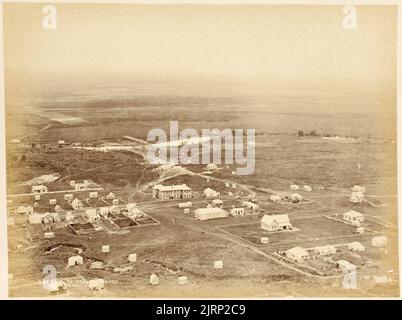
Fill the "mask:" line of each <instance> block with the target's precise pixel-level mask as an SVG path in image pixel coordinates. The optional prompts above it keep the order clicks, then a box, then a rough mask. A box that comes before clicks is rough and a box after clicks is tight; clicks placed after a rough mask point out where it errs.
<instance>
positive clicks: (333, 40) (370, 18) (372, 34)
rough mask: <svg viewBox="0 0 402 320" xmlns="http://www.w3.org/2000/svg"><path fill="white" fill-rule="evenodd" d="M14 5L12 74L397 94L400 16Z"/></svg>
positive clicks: (9, 13) (372, 11)
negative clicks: (380, 89) (200, 80)
mask: <svg viewBox="0 0 402 320" xmlns="http://www.w3.org/2000/svg"><path fill="white" fill-rule="evenodd" d="M43 6H44V4H40V5H32V4H5V5H4V11H3V19H4V43H5V68H6V69H7V70H20V71H27V72H48V73H51V74H52V73H53V74H63V73H65V72H77V73H102V74H107V73H116V74H118V73H126V74H133V75H136V74H154V75H160V74H161V75H162V74H165V75H166V74H168V75H171V76H189V77H192V76H194V77H198V76H200V77H216V76H223V77H225V76H228V77H239V78H245V79H247V78H251V79H259V80H262V81H268V82H269V81H272V80H275V79H291V80H295V81H299V80H300V81H312V82H314V81H322V80H328V79H332V80H340V81H344V80H350V81H353V82H356V83H370V84H374V85H378V84H382V85H384V84H386V83H387V84H389V83H390V84H394V80H395V75H396V7H395V6H388V7H387V6H380V7H375V6H371V7H367V6H366V7H361V6H358V7H357V18H358V20H357V21H358V27H357V30H345V29H343V28H342V19H343V17H344V14H343V13H342V7H341V6H272V5H271V6H269V5H267V6H239V5H237V6H225V5H220V6H192V5H182V6H174V5H170V6H157V5H153V6H151V5H150V6H144V5H128V4H123V5H102V4H87V5H77V4H58V5H56V8H57V15H58V16H57V29H56V30H45V29H43V27H42V19H43V17H44V14H43V13H42V8H43Z"/></svg>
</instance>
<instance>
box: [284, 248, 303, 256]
mask: <svg viewBox="0 0 402 320" xmlns="http://www.w3.org/2000/svg"><path fill="white" fill-rule="evenodd" d="M286 253H287V254H292V255H294V256H299V257H302V256H308V252H307V251H306V250H304V249H303V248H301V247H294V248H292V249H289V250H287V251H286Z"/></svg>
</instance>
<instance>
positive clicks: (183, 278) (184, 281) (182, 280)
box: [177, 276, 188, 285]
mask: <svg viewBox="0 0 402 320" xmlns="http://www.w3.org/2000/svg"><path fill="white" fill-rule="evenodd" d="M177 282H178V284H180V285H183V284H187V282H188V280H187V277H186V276H181V277H178V278H177Z"/></svg>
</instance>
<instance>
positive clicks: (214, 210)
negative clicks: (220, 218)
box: [195, 207, 226, 214]
mask: <svg viewBox="0 0 402 320" xmlns="http://www.w3.org/2000/svg"><path fill="white" fill-rule="evenodd" d="M195 212H196V213H197V214H208V213H225V212H226V211H225V210H223V209H222V208H219V207H211V208H198V209H196V210H195Z"/></svg>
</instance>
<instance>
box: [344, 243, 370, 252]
mask: <svg viewBox="0 0 402 320" xmlns="http://www.w3.org/2000/svg"><path fill="white" fill-rule="evenodd" d="M348 250H350V251H354V252H361V251H364V250H366V248H365V247H364V246H363V245H362V244H361V243H360V242H358V241H354V242H351V243H348Z"/></svg>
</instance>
